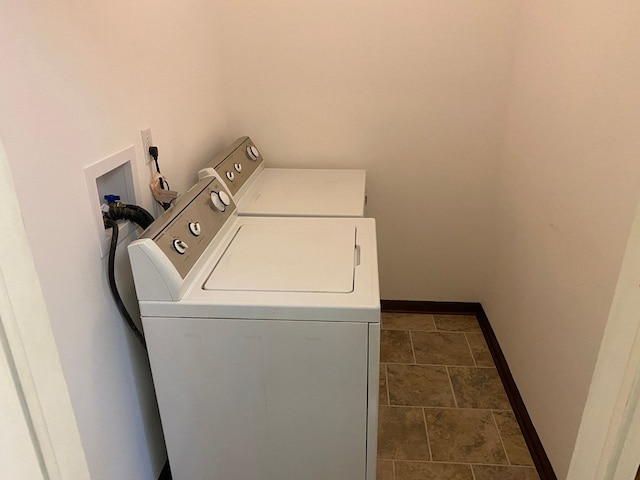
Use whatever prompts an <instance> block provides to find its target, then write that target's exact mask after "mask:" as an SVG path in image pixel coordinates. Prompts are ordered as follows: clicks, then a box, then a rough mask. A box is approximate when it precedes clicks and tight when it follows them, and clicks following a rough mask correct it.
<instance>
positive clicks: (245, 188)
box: [200, 137, 366, 217]
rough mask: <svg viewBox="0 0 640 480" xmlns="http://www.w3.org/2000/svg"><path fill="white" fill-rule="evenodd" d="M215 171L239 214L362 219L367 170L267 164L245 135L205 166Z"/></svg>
mask: <svg viewBox="0 0 640 480" xmlns="http://www.w3.org/2000/svg"><path fill="white" fill-rule="evenodd" d="M214 172H217V175H218V176H219V178H221V179H222V180H223V181H224V183H225V185H226V186H227V188H228V189H229V191H230V192H231V194H232V195H233V198H234V201H235V203H236V205H237V206H238V214H239V215H248V216H278V217H287V216H299V217H362V216H364V206H365V203H366V196H365V183H366V171H365V170H348V169H297V168H266V167H265V165H264V159H263V157H262V155H261V154H260V151H259V150H258V149H257V148H256V146H255V145H254V143H253V142H252V141H251V139H250V138H249V137H241V138H239V139H238V140H236V141H235V142H234V143H233V144H232V145H231V146H229V147H228V148H226V149H225V150H224V151H223V152H222V153H221V154H220V155H218V156H217V157H216V158H214V159H213V160H212V161H211V162H210V163H209V165H208V167H207V168H206V169H203V170H201V171H200V178H202V177H204V176H205V175H207V174H210V175H211V174H213V173H214Z"/></svg>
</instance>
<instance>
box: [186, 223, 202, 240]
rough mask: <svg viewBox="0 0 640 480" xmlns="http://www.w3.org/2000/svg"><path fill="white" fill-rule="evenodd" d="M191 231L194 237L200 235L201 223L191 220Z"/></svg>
mask: <svg viewBox="0 0 640 480" xmlns="http://www.w3.org/2000/svg"><path fill="white" fill-rule="evenodd" d="M189 231H190V232H191V235H193V236H194V237H199V236H200V232H201V231H202V229H201V228H200V223H198V222H189Z"/></svg>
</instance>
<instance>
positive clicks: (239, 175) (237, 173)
mask: <svg viewBox="0 0 640 480" xmlns="http://www.w3.org/2000/svg"><path fill="white" fill-rule="evenodd" d="M263 161H264V160H263V158H262V155H261V154H260V150H258V147H256V146H255V145H254V143H253V142H252V141H251V139H250V138H249V137H240V138H239V139H237V140H236V141H235V142H233V144H231V146H230V147H229V148H227V149H225V150H224V151H223V152H222V153H221V154H220V155H218V156H217V157H216V158H214V159H213V160H212V161H211V162H210V163H209V164H208V165H207V167H208V168H213V169H214V170H215V171H216V172H218V175H220V176H221V177H222V179H223V180H224V181H225V183H226V185H227V188H228V189H229V191H230V192H231V194H232V195H235V194H236V193H238V190H240V188H241V187H242V186H243V185H244V184H245V183H246V181H247V180H248V179H249V178H250V177H251V174H252V173H253V172H254V171H255V170H256V168H258V166H259V165H260V164H261V163H262V162H263Z"/></svg>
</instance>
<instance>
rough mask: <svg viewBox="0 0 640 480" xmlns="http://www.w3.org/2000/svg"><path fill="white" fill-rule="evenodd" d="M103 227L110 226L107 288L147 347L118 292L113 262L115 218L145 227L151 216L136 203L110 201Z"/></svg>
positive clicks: (115, 236) (134, 331) (115, 234)
mask: <svg viewBox="0 0 640 480" xmlns="http://www.w3.org/2000/svg"><path fill="white" fill-rule="evenodd" d="M103 217H104V225H105V228H111V245H110V246H109V268H108V277H109V289H110V290H111V295H112V296H113V299H114V300H115V302H116V306H117V307H118V310H119V311H120V313H121V314H122V316H123V317H124V321H125V323H126V324H127V326H128V327H129V329H130V330H131V332H132V333H133V335H134V336H135V337H136V338H137V339H138V341H139V342H140V343H141V344H142V346H143V347H144V348H145V350H146V349H147V342H146V341H145V339H144V335H143V334H142V332H141V331H140V329H138V326H137V325H136V324H135V322H134V321H133V318H131V315H130V314H129V311H128V310H127V307H126V306H125V304H124V302H123V301H122V298H121V297H120V292H118V286H117V285H116V275H115V262H116V247H117V246H118V223H117V222H116V220H129V221H132V222H134V223H135V224H136V225H138V226H140V227H141V228H143V229H146V228H147V227H148V226H149V225H151V223H152V222H153V216H152V215H151V214H150V213H149V212H147V211H146V210H145V209H144V208H142V207H139V206H137V205H125V204H123V203H119V202H118V203H111V204H109V211H108V212H105V213H104V214H103Z"/></svg>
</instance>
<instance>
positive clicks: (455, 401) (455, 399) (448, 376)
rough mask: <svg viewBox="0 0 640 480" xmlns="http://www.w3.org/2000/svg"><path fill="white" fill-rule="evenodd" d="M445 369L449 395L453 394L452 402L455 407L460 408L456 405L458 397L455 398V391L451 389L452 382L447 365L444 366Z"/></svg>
mask: <svg viewBox="0 0 640 480" xmlns="http://www.w3.org/2000/svg"><path fill="white" fill-rule="evenodd" d="M444 368H445V369H446V370H447V378H448V379H449V388H451V395H452V396H453V404H454V405H455V406H456V408H460V407H459V406H458V399H457V398H456V391H455V390H454V389H453V382H452V381H451V373H450V372H449V366H448V365H446V366H445V367H444Z"/></svg>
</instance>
